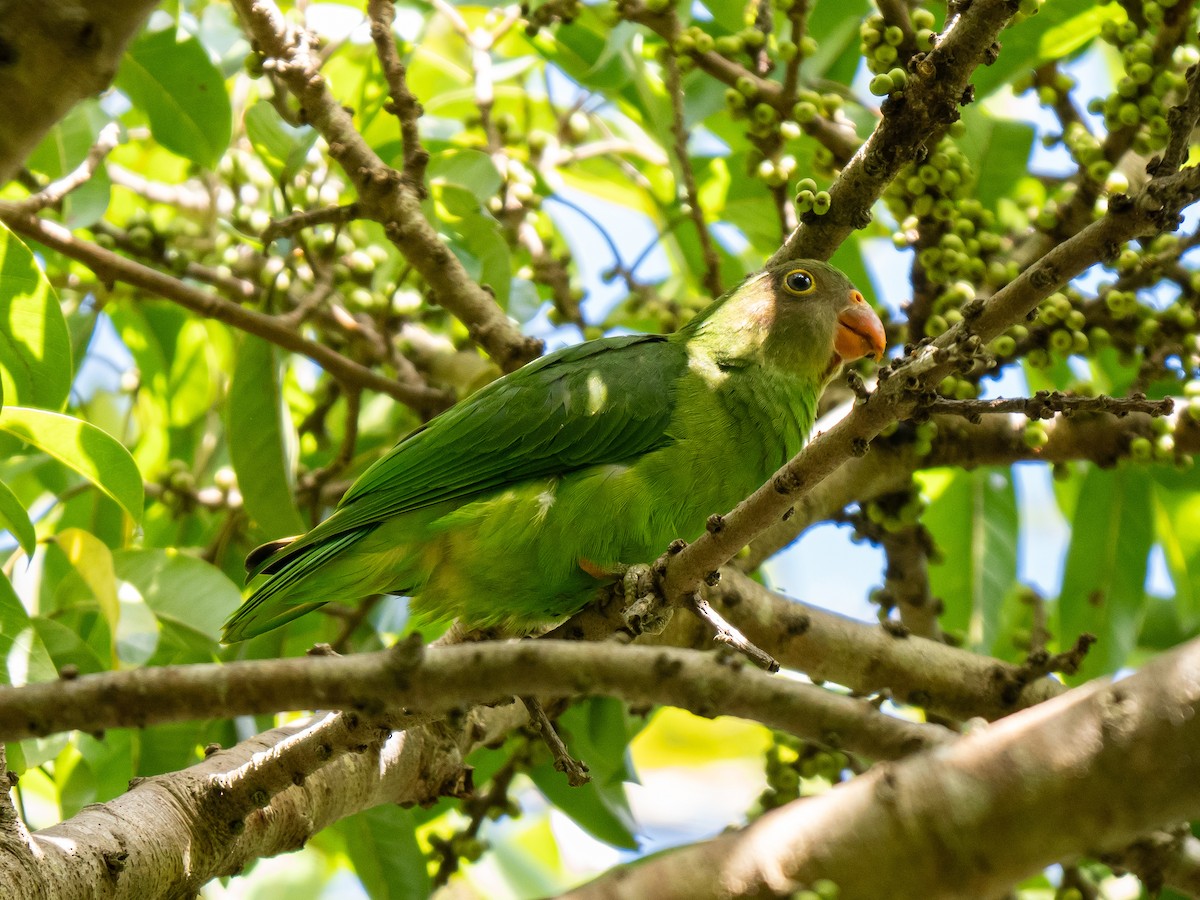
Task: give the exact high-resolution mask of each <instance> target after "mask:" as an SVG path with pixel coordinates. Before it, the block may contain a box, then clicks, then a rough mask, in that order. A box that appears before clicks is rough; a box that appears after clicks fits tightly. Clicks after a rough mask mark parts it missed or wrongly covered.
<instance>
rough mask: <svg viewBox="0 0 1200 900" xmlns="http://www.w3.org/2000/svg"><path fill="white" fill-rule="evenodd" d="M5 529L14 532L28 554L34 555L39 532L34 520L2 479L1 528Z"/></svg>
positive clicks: (0, 496)
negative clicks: (35, 528) (34, 525)
mask: <svg viewBox="0 0 1200 900" xmlns="http://www.w3.org/2000/svg"><path fill="white" fill-rule="evenodd" d="M3 529H8V531H10V532H12V535H13V537H15V538H16V539H17V543H18V544H20V545H21V549H22V550H24V551H25V555H26V556H33V551H34V549H35V548H36V547H37V532H36V531H35V530H34V528H33V522H32V521H31V520H30V518H29V513H28V512H27V511H26V510H25V507H24V506H23V505H22V504H21V501H20V500H18V499H17V495H16V494H14V493H13V492H12V489H11V488H10V487H9V486H8V485H7V484H5V483H4V482H3V481H0V530H3Z"/></svg>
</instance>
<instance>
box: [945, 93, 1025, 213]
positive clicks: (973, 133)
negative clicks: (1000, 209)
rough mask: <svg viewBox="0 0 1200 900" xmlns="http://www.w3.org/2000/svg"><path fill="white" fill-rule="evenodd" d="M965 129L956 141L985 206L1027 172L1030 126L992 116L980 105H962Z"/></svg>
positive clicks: (1001, 194) (1010, 192) (1008, 194)
mask: <svg viewBox="0 0 1200 900" xmlns="http://www.w3.org/2000/svg"><path fill="white" fill-rule="evenodd" d="M963 122H964V123H966V126H967V129H966V133H965V134H964V135H963V136H962V137H961V138H959V140H958V144H959V146H960V147H961V148H962V150H963V152H964V153H965V154H966V156H967V159H969V160H971V165H972V167H973V168H974V170H975V175H976V185H975V195H976V197H978V198H979V200H980V202H982V203H984V204H985V205H988V206H993V205H995V203H996V201H997V200H999V199H1000V198H1001V197H1007V196H1011V195H1012V193H1013V190H1014V187H1015V186H1016V184H1017V181H1018V180H1020V179H1021V178H1024V177H1025V176H1026V175H1027V174H1028V173H1029V153H1030V151H1031V150H1032V149H1033V128H1031V127H1030V126H1029V125H1026V124H1025V123H1024V122H1014V121H1011V120H1008V119H994V118H992V117H991V116H990V115H988V114H987V113H986V112H984V111H983V110H982V109H981V108H979V107H975V106H968V107H965V108H964V109H963Z"/></svg>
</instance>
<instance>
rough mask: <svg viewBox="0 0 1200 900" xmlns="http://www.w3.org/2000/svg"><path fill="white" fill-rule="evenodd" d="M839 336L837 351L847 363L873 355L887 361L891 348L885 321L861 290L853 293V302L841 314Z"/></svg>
mask: <svg viewBox="0 0 1200 900" xmlns="http://www.w3.org/2000/svg"><path fill="white" fill-rule="evenodd" d="M837 321H838V325H837V333H836V334H835V335H834V338H833V349H834V350H835V351H836V352H837V355H838V356H840V357H841V358H842V359H843V360H844V361H845V362H851V361H852V360H856V359H860V358H862V357H864V356H873V357H875V360H876V361H879V360H881V359H883V351H884V350H886V349H887V338H886V337H885V336H884V333H883V322H881V321H879V316H877V315H876V314H875V310H873V309H871V307H870V306H869V305H868V304H867V301H866V300H864V299H863V295H862V294H860V293H859V292H858V291H851V292H850V303H849V305H848V306H846V308H845V309H843V310H842V311H841V312H840V313H838V317H837Z"/></svg>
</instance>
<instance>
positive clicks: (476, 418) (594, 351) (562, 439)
mask: <svg viewBox="0 0 1200 900" xmlns="http://www.w3.org/2000/svg"><path fill="white" fill-rule="evenodd" d="M686 365H687V352H686V349H685V348H684V346H683V345H682V344H681V343H678V342H673V341H670V340H669V339H668V338H667V337H665V336H662V335H632V336H624V337H614V338H605V339H602V340H598V341H589V342H587V343H585V344H579V345H577V346H574V347H567V348H564V349H562V350H559V351H557V352H555V353H552V354H549V355H548V356H545V357H543V358H542V359H540V360H537V361H536V362H534V363H531V364H530V365H528V366H526V367H525V368H523V369H520V370H518V371H517V372H515V373H513V374H512V375H510V376H508V377H507V378H502V379H500V380H498V381H495V382H493V383H492V384H490V385H488V386H487V387H485V388H483V389H482V390H480V391H478V392H476V393H475V394H473V395H472V396H471V397H469V398H468V399H466V400H464V401H463V402H462V403H460V404H458V405H457V406H455V407H453V408H452V409H449V410H447V411H446V412H445V413H443V414H442V415H440V416H438V417H437V418H436V419H433V420H432V421H431V422H429V423H428V424H426V425H425V426H423V427H422V428H420V429H418V430H417V431H414V432H413V433H412V434H410V435H408V437H406V438H404V440H402V441H401V442H400V443H399V444H397V445H396V446H395V447H394V448H393V449H392V451H391V452H390V453H389V454H388V455H387V456H385V457H384V458H383V459H381V460H379V461H378V462H376V463H375V464H374V465H373V466H371V468H369V469H368V470H367V471H366V472H364V473H363V474H362V476H361V477H360V478H359V479H358V481H356V482H355V483H354V485H353V486H352V487H351V488H350V490H349V491H347V493H346V495H345V496H344V497H343V498H342V501H341V503H340V504H339V506H338V509H337V510H336V512H335V513H334V514H333V515H332V516H330V517H329V518H328V519H326V520H325V521H324V522H322V523H321V524H320V525H318V526H317V527H316V528H314V529H313V530H312V531H310V532H309V533H308V534H306V535H304V536H303V537H301V538H300V539H299V540H297V541H295V542H293V543H291V544H289V545H288V546H287V547H286V548H284V549H283V550H281V551H280V552H278V553H276V554H272V555H271V556H269V557H268V558H267V559H265V560H263V561H262V562H261V563H260V565H258V566H257V567H256V569H255V572H254V573H253V574H258V573H259V572H263V571H270V570H275V569H277V568H278V567H279V566H280V565H281V564H283V563H285V562H286V561H287V560H288V559H290V558H292V557H294V556H295V555H296V554H298V553H300V552H302V551H303V550H305V549H306V548H309V547H312V546H313V545H315V544H319V543H322V542H324V541H328V540H329V539H331V538H333V537H334V536H335V535H338V534H342V533H345V532H348V531H354V530H358V529H361V528H363V527H369V526H371V525H375V524H377V523H379V522H382V521H385V520H386V519H389V518H391V517H393V516H397V515H401V514H403V513H406V512H410V511H412V510H415V509H421V508H423V507H427V506H431V505H433V504H436V503H441V502H444V501H448V500H465V499H467V498H470V497H473V496H476V495H479V494H481V493H484V492H487V491H491V490H495V489H497V488H501V487H503V486H505V485H509V484H514V483H516V482H520V481H525V480H527V479H531V478H540V477H547V476H552V475H562V474H565V473H567V472H571V471H574V470H576V469H580V468H583V467H585V466H591V465H602V464H605V463H618V462H622V461H624V460H628V459H633V458H635V457H637V456H640V455H641V454H643V453H646V452H648V451H650V450H653V449H656V448H658V447H661V446H664V445H666V444H667V443H669V442H670V440H671V437H670V435H669V434H668V433H667V424H668V423H669V422H670V420H671V414H672V411H673V409H674V406H675V388H676V385H677V384H678V382H679V378H680V376H681V375H682V374H683V371H684V369H685V368H686Z"/></svg>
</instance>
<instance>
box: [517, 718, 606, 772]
mask: <svg viewBox="0 0 1200 900" xmlns="http://www.w3.org/2000/svg"><path fill="white" fill-rule="evenodd" d="M521 702H522V703H524V704H525V709H526V710H528V711H529V724H530V725H532V726H533V727H534V728H535V729H536V730H537V733H538V734H539V735H541V738H542V740H543V741H545V743H546V746H547V747H549V748H550V755H551V756H553V757H554V768H555V770H556V771H558V772H562V773H563V774H564V775H566V776H567V784H569V785H571V787H582V786H583V785H585V784H587V783H588V782H589V781H591V780H592V776H590V775H589V774H588V767H587V763H585V762H583V761H582V760H577V759H575V758H574V757H573V756H571V751H570V750H568V749H567V745H566V744H564V743H563V739H562V737H560V736H559V733H558V731H557V730H556V729H555V728H554V723H553V722H551V721H550V717H549V716H547V715H546V710H545V708H544V707H543V706H542V703H541V701H540V700H538V698H537V697H522V698H521Z"/></svg>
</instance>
